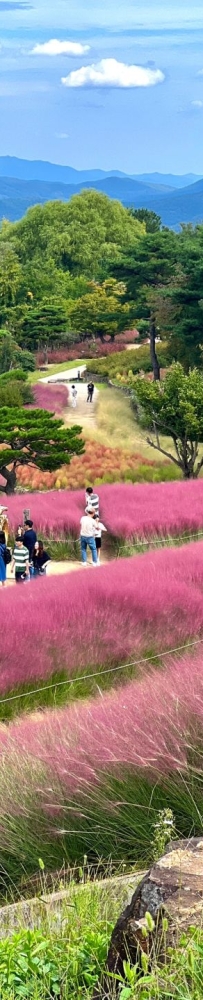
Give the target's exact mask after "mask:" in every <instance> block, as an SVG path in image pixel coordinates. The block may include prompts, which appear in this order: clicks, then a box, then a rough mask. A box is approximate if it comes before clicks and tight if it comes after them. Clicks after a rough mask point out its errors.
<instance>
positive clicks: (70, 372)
mask: <svg viewBox="0 0 203 1000" xmlns="http://www.w3.org/2000/svg"><path fill="white" fill-rule="evenodd" d="M85 369H86V365H78V367H77V368H67V371H63V372H62V371H61V372H57V373H56V374H55V375H46V378H41V379H40V382H64V381H65V382H67V381H69V380H72V379H73V381H74V379H76V378H77V377H78V372H80V374H81V375H82V373H83V372H85Z"/></svg>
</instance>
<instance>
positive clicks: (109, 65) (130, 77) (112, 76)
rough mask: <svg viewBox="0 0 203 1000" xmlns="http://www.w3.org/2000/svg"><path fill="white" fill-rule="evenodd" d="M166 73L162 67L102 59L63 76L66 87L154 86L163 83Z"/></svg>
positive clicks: (62, 81)
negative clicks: (156, 67) (146, 66)
mask: <svg viewBox="0 0 203 1000" xmlns="http://www.w3.org/2000/svg"><path fill="white" fill-rule="evenodd" d="M163 80H164V73H162V72H161V70H160V69H148V68H145V67H144V66H133V65H132V66H128V65H127V64H126V63H122V62H118V61H117V59H102V60H101V62H99V63H92V65H91V66H81V69H76V70H74V71H73V72H71V73H69V74H68V76H63V77H62V80H61V83H63V85H64V87H123V88H130V87H153V86H155V84H156V83H162V82H163Z"/></svg>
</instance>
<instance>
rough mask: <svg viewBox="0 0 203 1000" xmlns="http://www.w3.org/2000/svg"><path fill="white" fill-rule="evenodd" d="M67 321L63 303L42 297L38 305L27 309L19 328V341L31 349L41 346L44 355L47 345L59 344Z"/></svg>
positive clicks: (34, 349)
mask: <svg viewBox="0 0 203 1000" xmlns="http://www.w3.org/2000/svg"><path fill="white" fill-rule="evenodd" d="M67 322H68V321H67V311H66V308H65V306H64V303H63V302H61V301H58V300H57V299H55V298H53V299H52V300H51V299H44V300H43V301H42V302H41V303H40V304H39V305H38V306H35V307H32V306H31V307H30V309H28V311H27V313H26V316H25V319H24V322H23V324H22V328H21V334H20V338H19V339H20V343H21V345H22V346H23V347H25V348H30V349H31V350H32V351H36V350H37V349H38V348H39V347H42V348H43V349H44V351H45V356H46V355H47V350H48V347H50V346H54V345H55V344H57V346H59V344H60V338H61V335H62V334H64V333H65V332H66V330H67Z"/></svg>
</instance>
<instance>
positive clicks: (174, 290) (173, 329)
mask: <svg viewBox="0 0 203 1000" xmlns="http://www.w3.org/2000/svg"><path fill="white" fill-rule="evenodd" d="M202 293H203V226H197V227H196V229H195V230H193V229H191V228H189V229H188V228H185V229H184V230H183V233H182V234H181V235H180V237H179V266H178V268H177V269H176V274H175V275H174V279H173V281H172V282H171V284H170V287H169V288H168V290H167V289H165V304H166V306H168V307H169V308H170V309H171V319H170V322H169V324H168V327H169V330H170V341H171V347H172V351H173V354H174V357H176V358H177V360H178V361H180V362H181V364H182V365H183V367H184V369H185V371H186V372H188V371H189V369H190V368H191V367H193V366H196V367H199V366H201V365H202V349H203V308H202Z"/></svg>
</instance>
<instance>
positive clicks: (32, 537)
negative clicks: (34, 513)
mask: <svg viewBox="0 0 203 1000" xmlns="http://www.w3.org/2000/svg"><path fill="white" fill-rule="evenodd" d="M22 540H23V545H25V546H26V548H27V549H28V552H29V562H31V560H32V556H33V551H34V547H35V542H36V541H37V535H36V531H34V529H33V521H30V520H28V521H25V531H24V535H23V539H22Z"/></svg>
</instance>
